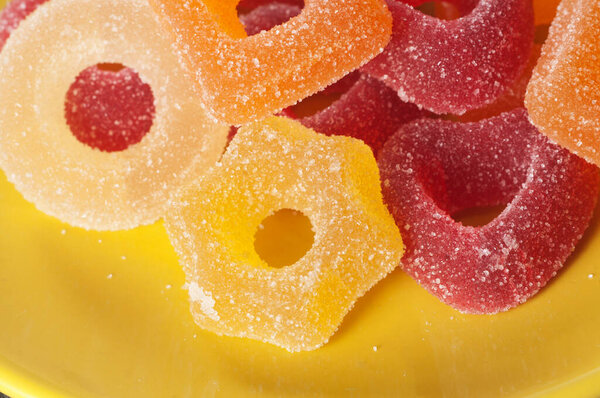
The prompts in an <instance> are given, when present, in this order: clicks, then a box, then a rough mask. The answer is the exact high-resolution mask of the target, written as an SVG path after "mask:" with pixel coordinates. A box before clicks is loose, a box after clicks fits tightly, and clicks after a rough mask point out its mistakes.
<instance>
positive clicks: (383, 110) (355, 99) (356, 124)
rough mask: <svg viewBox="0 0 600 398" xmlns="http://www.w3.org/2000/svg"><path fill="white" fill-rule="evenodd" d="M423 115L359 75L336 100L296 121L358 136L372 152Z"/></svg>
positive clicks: (423, 113)
mask: <svg viewBox="0 0 600 398" xmlns="http://www.w3.org/2000/svg"><path fill="white" fill-rule="evenodd" d="M425 115H426V112H424V111H422V110H420V109H419V108H417V106H416V105H414V104H409V103H406V102H404V101H402V100H401V99H400V97H398V95H397V94H396V92H395V91H394V90H392V89H390V88H388V87H387V86H386V85H385V84H383V83H381V82H379V81H378V80H377V79H373V78H371V77H369V76H366V75H362V76H361V77H360V78H359V79H358V81H356V82H355V83H354V84H353V85H352V86H351V87H350V89H348V91H347V92H346V93H344V94H343V95H342V96H341V97H340V99H339V100H337V101H335V102H334V103H332V104H331V105H330V106H328V107H327V108H325V109H323V110H322V111H320V112H317V113H316V114H314V115H311V116H307V117H304V118H302V119H300V122H301V123H302V124H303V125H305V126H307V127H310V128H313V129H314V130H316V131H318V132H319V133H323V134H326V135H345V136H348V137H353V138H358V139H360V140H362V141H363V142H364V143H365V144H367V145H369V146H370V147H371V149H372V150H373V152H374V153H375V154H376V153H377V152H378V151H379V150H380V149H381V147H382V146H383V144H384V143H385V141H386V140H387V139H388V138H389V137H390V136H391V135H392V134H394V133H395V132H396V131H398V128H400V126H402V125H403V124H405V123H407V122H410V121H412V120H415V119H418V118H421V117H424V116H425Z"/></svg>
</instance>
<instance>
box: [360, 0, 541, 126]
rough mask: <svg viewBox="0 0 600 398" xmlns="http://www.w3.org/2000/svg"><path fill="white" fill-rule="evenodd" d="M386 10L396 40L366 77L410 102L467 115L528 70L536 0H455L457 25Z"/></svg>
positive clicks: (395, 5) (392, 1)
mask: <svg viewBox="0 0 600 398" xmlns="http://www.w3.org/2000/svg"><path fill="white" fill-rule="evenodd" d="M424 2H425V1H424V0H420V1H416V0H415V1H411V2H409V3H411V4H412V5H413V6H414V5H419V4H422V3H424ZM387 3H388V7H389V9H390V11H391V13H392V15H393V18H394V26H393V34H392V39H391V41H390V43H389V44H388V46H387V47H386V49H385V50H384V52H383V53H382V54H380V55H379V56H377V57H376V58H375V59H374V60H373V61H371V62H369V63H368V64H367V65H366V66H365V67H364V68H363V70H364V71H366V72H367V73H368V74H370V75H371V76H373V77H376V78H379V79H381V80H382V81H383V82H385V83H386V84H387V85H389V86H390V87H391V88H393V89H394V90H397V91H398V94H399V96H400V98H402V99H403V100H405V101H407V102H412V103H415V104H417V105H419V106H421V107H423V108H425V109H428V110H430V111H432V112H435V113H439V114H443V113H452V114H459V115H460V114H463V113H464V112H466V111H468V110H471V109H476V108H480V107H482V106H484V105H486V104H489V103H491V102H493V101H494V100H495V99H496V98H498V97H499V96H500V95H501V94H502V93H503V92H504V91H505V90H506V89H507V88H508V87H509V86H510V85H511V84H512V83H513V82H514V81H515V80H516V79H517V78H518V77H519V76H520V74H521V72H522V70H523V68H524V67H525V65H526V63H527V60H528V57H529V54H530V49H531V45H532V43H533V33H534V25H533V11H532V5H531V0H455V1H453V2H452V3H454V4H455V5H456V6H457V8H458V9H459V11H461V15H463V16H462V17H461V18H459V19H457V20H452V21H447V20H441V19H438V18H435V17H432V16H429V15H426V14H424V13H422V12H420V11H419V10H417V9H415V8H413V6H411V5H410V4H405V3H406V2H401V1H398V0H387Z"/></svg>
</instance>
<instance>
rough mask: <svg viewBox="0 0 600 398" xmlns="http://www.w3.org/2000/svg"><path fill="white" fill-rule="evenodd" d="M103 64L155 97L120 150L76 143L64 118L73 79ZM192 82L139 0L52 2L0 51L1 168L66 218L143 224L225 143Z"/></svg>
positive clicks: (109, 226)
mask: <svg viewBox="0 0 600 398" xmlns="http://www.w3.org/2000/svg"><path fill="white" fill-rule="evenodd" d="M64 21H69V23H68V24H65V23H64ZM102 62H113V63H121V64H123V65H127V66H129V67H131V68H133V69H135V70H136V71H137V72H138V73H139V75H140V76H141V77H142V80H144V81H145V82H146V83H147V84H149V85H150V87H151V88H152V90H153V93H154V96H155V106H156V115H155V118H154V122H153V125H152V127H151V129H150V131H149V132H148V134H146V136H145V137H144V138H143V139H142V141H141V142H139V143H138V144H136V145H132V146H130V147H129V148H127V150H124V151H120V152H112V153H106V152H101V151H98V150H94V149H92V148H91V147H89V146H87V145H85V144H82V143H80V142H79V141H78V140H77V139H76V138H75V137H74V136H73V134H72V133H71V131H70V129H69V127H68V125H67V123H66V122H65V118H64V109H63V105H64V102H65V95H66V93H67V91H68V90H69V87H70V85H71V83H73V81H74V80H75V77H76V76H77V75H78V74H79V72H80V71H81V70H84V69H85V68H87V67H89V66H91V65H96V64H98V63H102ZM167 71H168V73H167ZM190 86H193V85H192V84H190V79H189V76H188V75H186V74H185V72H184V70H183V69H182V67H181V66H180V63H179V62H178V59H177V56H176V55H175V54H174V52H173V51H172V47H171V45H170V40H168V39H165V38H164V37H163V35H162V34H161V29H160V25H159V24H158V21H157V20H156V17H155V14H154V13H153V12H152V9H151V8H150V7H149V6H148V4H147V2H146V1H144V0H130V1H127V2H123V1H118V0H106V1H101V2H98V1H96V0H52V1H50V2H48V3H46V4H43V5H41V6H40V8H39V10H38V12H35V13H33V14H31V15H30V16H29V17H28V18H27V19H26V20H25V21H23V22H22V23H21V25H20V26H19V29H17V30H15V31H14V32H13V33H12V35H11V38H10V40H8V42H7V43H6V46H5V47H4V49H3V51H2V53H0V131H1V132H2V134H1V135H0V167H2V169H3V170H4V171H5V172H6V174H7V177H8V179H9V180H10V181H11V182H13V183H14V184H15V186H16V187H17V189H18V190H19V191H20V192H21V193H22V194H23V196H24V197H25V198H26V199H28V200H29V201H31V202H33V203H34V204H35V205H36V206H37V207H38V208H39V209H40V210H42V211H44V212H46V213H47V214H50V215H53V216H55V217H57V218H59V219H61V220H63V221H66V222H68V223H70V224H72V225H75V226H80V227H83V228H89V229H98V230H117V229H126V228H133V227H136V226H138V225H142V224H148V223H151V222H153V221H155V220H156V219H157V218H158V217H159V216H161V215H163V213H164V212H165V208H166V206H167V205H168V201H169V198H170V197H171V195H172V194H173V192H174V191H176V190H177V189H178V188H179V187H180V186H182V185H183V184H185V183H187V182H188V181H189V180H191V179H192V178H194V177H195V176H196V175H197V174H198V173H201V172H203V170H204V169H205V168H206V167H208V166H209V165H212V164H213V163H214V162H215V161H216V160H218V158H219V156H220V154H221V153H222V150H223V148H224V145H225V140H226V136H227V130H228V128H227V127H226V126H221V125H217V124H215V123H214V122H213V121H211V120H209V119H208V117H206V116H205V112H204V110H203V108H202V107H201V105H200V103H199V101H198V96H197V94H196V92H195V91H193V90H192V89H190Z"/></svg>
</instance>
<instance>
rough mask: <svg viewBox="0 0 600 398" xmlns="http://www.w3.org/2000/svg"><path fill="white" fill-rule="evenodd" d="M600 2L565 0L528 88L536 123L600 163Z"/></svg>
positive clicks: (527, 101)
mask: <svg viewBox="0 0 600 398" xmlns="http://www.w3.org/2000/svg"><path fill="white" fill-rule="evenodd" d="M599 18H600V3H598V2H581V1H574V0H563V2H562V3H561V4H560V6H559V8H558V11H557V15H556V18H555V19H554V22H553V23H552V25H551V26H550V32H549V36H548V39H547V40H546V44H545V45H544V47H543V48H542V55H541V57H540V60H539V62H538V64H537V66H536V68H535V70H534V72H533V77H532V78H531V81H530V83H529V87H528V88H527V94H526V97H525V106H526V107H527V109H528V111H529V115H530V117H531V120H532V122H533V124H535V126H536V127H537V128H539V129H540V131H541V132H542V133H544V134H546V135H547V136H548V137H550V139H551V140H553V141H554V142H556V143H558V144H559V145H561V146H564V147H565V148H568V149H569V150H570V151H572V152H573V153H576V154H577V155H579V156H581V157H583V158H585V159H587V160H588V161H590V162H592V163H595V164H596V165H600V117H599V111H600V106H599V105H598V103H599V102H600V93H598V90H597V87H598V85H599V84H600V66H599V65H598V53H599V52H600V45H599V43H598V40H597V38H598V34H599V33H600V20H599Z"/></svg>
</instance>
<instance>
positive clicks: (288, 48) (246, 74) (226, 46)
mask: <svg viewBox="0 0 600 398" xmlns="http://www.w3.org/2000/svg"><path fill="white" fill-rule="evenodd" d="M150 3H151V4H152V6H153V7H154V8H155V10H156V11H157V13H158V14H159V15H160V16H161V17H162V18H163V20H164V21H165V25H166V26H167V27H168V28H169V30H171V31H172V32H173V33H174V35H175V37H176V39H177V40H176V42H177V44H178V45H179V47H180V48H181V50H182V53H183V54H184V58H185V60H186V61H187V64H188V66H189V68H190V70H191V71H193V72H194V73H196V77H197V79H196V80H197V82H198V84H199V86H200V87H201V89H202V93H203V98H204V101H205V103H206V105H207V106H208V108H209V109H210V110H211V111H212V114H213V116H215V117H216V118H217V119H218V120H221V121H223V122H227V123H230V124H236V125H237V124H243V123H246V122H250V121H255V120H258V119H262V118H265V117H267V116H269V115H272V114H274V113H276V112H278V111H280V110H282V109H284V108H286V107H288V106H290V105H293V104H295V103H296V102H298V101H299V100H301V99H303V98H305V97H307V96H309V95H311V94H314V93H316V92H318V91H320V90H321V89H323V88H325V87H326V86H328V85H329V84H331V83H333V82H335V81H337V80H339V79H340V78H342V77H343V76H345V75H346V74H348V73H349V72H350V71H352V70H354V69H356V68H358V67H360V66H361V65H363V64H364V63H366V62H367V61H369V60H370V59H371V58H373V57H374V56H376V55H377V54H379V53H380V52H381V51H382V50H383V48H384V47H385V46H386V44H387V43H388V41H389V39H390V36H391V29H392V17H391V15H390V13H389V11H388V10H387V7H386V6H385V4H384V2H383V1H381V0H307V2H306V6H305V7H304V9H303V11H302V12H301V13H300V15H298V16H296V17H294V18H292V19H290V20H289V21H288V22H285V23H284V24H282V25H279V26H276V27H275V28H273V29H270V30H268V31H264V32H261V33H259V34H257V35H254V36H250V37H246V34H245V33H244V29H243V27H242V25H241V23H240V22H239V20H238V17H237V13H236V5H237V3H238V0H203V1H201V0H177V1H174V0H150Z"/></svg>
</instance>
